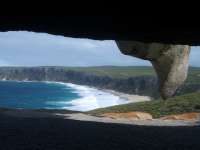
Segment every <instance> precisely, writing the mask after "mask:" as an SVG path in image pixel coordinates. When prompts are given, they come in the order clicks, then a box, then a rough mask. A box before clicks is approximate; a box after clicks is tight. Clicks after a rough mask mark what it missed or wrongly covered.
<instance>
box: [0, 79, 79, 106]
mask: <svg viewBox="0 0 200 150" xmlns="http://www.w3.org/2000/svg"><path fill="white" fill-rule="evenodd" d="M78 98H81V96H80V95H78V93H76V91H75V89H73V88H71V87H68V86H67V85H64V84H58V83H46V82H17V81H0V107H6V108H27V109H39V108H49V109H51V108H52V109H62V108H63V102H70V101H72V100H74V99H78ZM59 102H61V103H59ZM70 105H72V104H70V103H69V104H67V103H65V106H67V107H70Z"/></svg>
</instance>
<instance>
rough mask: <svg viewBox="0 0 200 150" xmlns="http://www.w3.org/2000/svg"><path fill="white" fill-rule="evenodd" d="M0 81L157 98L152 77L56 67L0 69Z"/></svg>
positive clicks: (155, 86) (154, 78)
mask: <svg viewBox="0 0 200 150" xmlns="http://www.w3.org/2000/svg"><path fill="white" fill-rule="evenodd" d="M0 80H28V81H61V82H70V83H74V84H80V85H88V86H93V87H97V88H105V89H112V90H116V91H119V92H124V93H129V94H138V95H148V96H151V97H158V92H157V89H158V87H157V79H156V77H154V76H138V77H129V78H126V79H120V78H111V77H109V76H97V75H94V74H91V73H85V72H79V71H74V70H66V69H63V68H57V67H33V68H0Z"/></svg>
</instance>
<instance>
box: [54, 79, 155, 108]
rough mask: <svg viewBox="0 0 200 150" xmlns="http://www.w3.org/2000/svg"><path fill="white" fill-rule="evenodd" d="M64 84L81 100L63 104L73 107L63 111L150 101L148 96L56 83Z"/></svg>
mask: <svg viewBox="0 0 200 150" xmlns="http://www.w3.org/2000/svg"><path fill="white" fill-rule="evenodd" d="M55 83H58V84H64V85H66V86H68V87H71V88H73V89H75V90H76V92H77V93H78V94H79V95H80V96H81V98H80V99H75V100H72V101H70V102H63V105H64V104H71V105H72V106H66V107H63V109H68V110H75V111H89V110H93V109H97V108H104V107H109V106H115V105H121V104H127V103H134V102H144V101H150V100H151V99H150V97H148V96H140V95H132V94H126V93H122V92H117V91H114V90H108V89H100V88H95V87H89V86H85V85H77V84H72V83H64V82H55Z"/></svg>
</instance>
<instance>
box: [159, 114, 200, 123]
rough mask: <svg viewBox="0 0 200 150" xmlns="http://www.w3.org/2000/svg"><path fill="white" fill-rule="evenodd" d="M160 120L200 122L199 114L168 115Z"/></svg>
mask: <svg viewBox="0 0 200 150" xmlns="http://www.w3.org/2000/svg"><path fill="white" fill-rule="evenodd" d="M160 119H161V120H184V121H200V113H195V112H191V113H184V114H179V115H168V116H165V117H162V118H160Z"/></svg>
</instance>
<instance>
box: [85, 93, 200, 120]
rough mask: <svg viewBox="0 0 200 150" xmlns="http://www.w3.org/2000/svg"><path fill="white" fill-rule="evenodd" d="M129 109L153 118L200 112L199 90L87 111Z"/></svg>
mask: <svg viewBox="0 0 200 150" xmlns="http://www.w3.org/2000/svg"><path fill="white" fill-rule="evenodd" d="M130 111H142V112H147V113H150V114H152V115H153V117H154V118H159V117H162V116H166V115H171V114H181V113H186V112H200V92H197V93H190V94H185V95H181V96H176V97H174V98H170V99H168V100H166V101H163V100H154V101H149V102H138V103H129V104H124V105H118V106H112V107H107V108H100V109H96V110H92V111H89V112H87V113H89V114H93V115H100V114H102V113H108V112H130Z"/></svg>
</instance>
